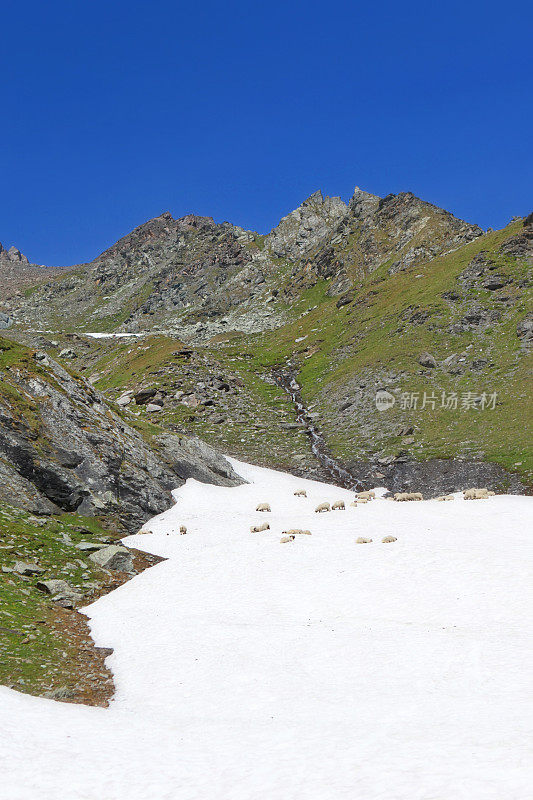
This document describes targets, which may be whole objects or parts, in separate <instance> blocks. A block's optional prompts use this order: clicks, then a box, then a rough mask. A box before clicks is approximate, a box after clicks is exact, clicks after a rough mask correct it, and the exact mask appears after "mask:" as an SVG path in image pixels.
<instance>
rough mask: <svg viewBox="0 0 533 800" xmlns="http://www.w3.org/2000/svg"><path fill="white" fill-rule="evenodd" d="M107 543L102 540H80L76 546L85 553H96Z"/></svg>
mask: <svg viewBox="0 0 533 800" xmlns="http://www.w3.org/2000/svg"><path fill="white" fill-rule="evenodd" d="M104 547H105V544H102V543H101V542H78V544H77V545H76V548H77V549H78V550H82V551H83V552H84V553H94V552H95V551H96V550H102V549H103V548H104Z"/></svg>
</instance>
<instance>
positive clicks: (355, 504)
mask: <svg viewBox="0 0 533 800" xmlns="http://www.w3.org/2000/svg"><path fill="white" fill-rule="evenodd" d="M350 505H351V506H353V508H357V506H358V505H359V503H358V502H357V500H354V501H353V503H350Z"/></svg>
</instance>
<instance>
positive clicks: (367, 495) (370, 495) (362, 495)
mask: <svg viewBox="0 0 533 800" xmlns="http://www.w3.org/2000/svg"><path fill="white" fill-rule="evenodd" d="M357 497H358V499H361V500H375V499H376V493H375V492H374V491H372V490H370V491H368V492H357Z"/></svg>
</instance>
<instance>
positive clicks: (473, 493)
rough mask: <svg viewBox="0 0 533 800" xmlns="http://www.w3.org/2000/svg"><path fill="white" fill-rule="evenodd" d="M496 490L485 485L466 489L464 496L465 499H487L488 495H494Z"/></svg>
mask: <svg viewBox="0 0 533 800" xmlns="http://www.w3.org/2000/svg"><path fill="white" fill-rule="evenodd" d="M493 496H494V492H489V490H488V489H487V488H486V487H484V488H483V489H465V490H464V492H463V497H464V499H465V500H486V499H487V498H488V497H493Z"/></svg>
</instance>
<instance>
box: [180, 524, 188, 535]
mask: <svg viewBox="0 0 533 800" xmlns="http://www.w3.org/2000/svg"><path fill="white" fill-rule="evenodd" d="M180 533H181V534H182V535H183V534H184V533H187V528H186V527H185V525H180Z"/></svg>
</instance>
